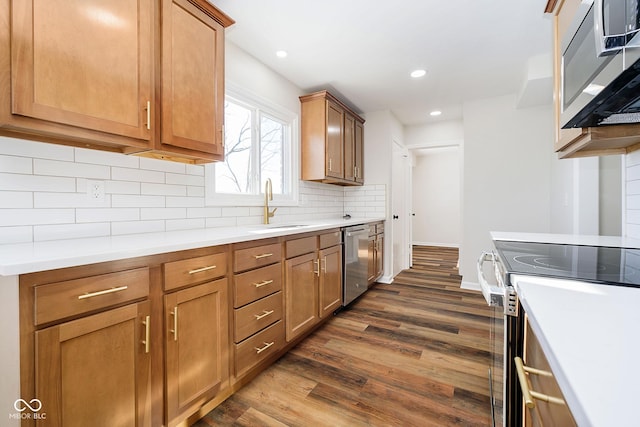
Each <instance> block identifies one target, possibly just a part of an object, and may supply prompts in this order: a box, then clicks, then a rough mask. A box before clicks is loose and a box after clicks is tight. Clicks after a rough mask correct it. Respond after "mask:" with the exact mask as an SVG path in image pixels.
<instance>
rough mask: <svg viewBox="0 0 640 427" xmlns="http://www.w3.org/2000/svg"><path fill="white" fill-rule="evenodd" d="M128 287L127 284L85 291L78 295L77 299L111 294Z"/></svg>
mask: <svg viewBox="0 0 640 427" xmlns="http://www.w3.org/2000/svg"><path fill="white" fill-rule="evenodd" d="M127 288H128V286H118V287H117V288H111V289H105V290H102V291H97V292H87V293H86V294H83V295H79V296H78V299H87V298H93V297H99V296H100V295H107V294H113V293H115V292H120V291H124V290H126V289H127Z"/></svg>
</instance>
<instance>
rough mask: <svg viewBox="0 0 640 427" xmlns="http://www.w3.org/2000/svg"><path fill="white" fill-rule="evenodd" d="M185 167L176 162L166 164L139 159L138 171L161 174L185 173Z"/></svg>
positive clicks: (156, 160) (154, 160)
mask: <svg viewBox="0 0 640 427" xmlns="http://www.w3.org/2000/svg"><path fill="white" fill-rule="evenodd" d="M186 166H187V165H186V164H184V163H178V162H167V161H166V160H158V159H150V158H147V157H140V169H147V170H153V171H161V172H173V173H186V171H187V167H186Z"/></svg>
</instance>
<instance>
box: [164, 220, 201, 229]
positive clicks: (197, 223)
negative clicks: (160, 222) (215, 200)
mask: <svg viewBox="0 0 640 427" xmlns="http://www.w3.org/2000/svg"><path fill="white" fill-rule="evenodd" d="M166 223H167V225H166V227H167V231H176V230H193V229H197V228H204V226H205V223H206V220H205V219H204V218H193V219H168V220H167V221H166Z"/></svg>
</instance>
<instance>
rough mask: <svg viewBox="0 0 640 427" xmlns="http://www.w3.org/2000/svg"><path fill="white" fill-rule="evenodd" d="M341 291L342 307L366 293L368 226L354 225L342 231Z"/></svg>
mask: <svg viewBox="0 0 640 427" xmlns="http://www.w3.org/2000/svg"><path fill="white" fill-rule="evenodd" d="M342 241H343V242H344V252H343V260H342V261H343V266H344V268H343V269H342V271H343V275H344V276H343V281H342V283H343V289H342V305H343V306H347V305H349V304H350V303H351V302H352V301H353V300H354V299H356V298H358V297H359V296H360V295H362V294H363V293H365V292H366V291H367V286H368V284H367V280H368V266H369V226H367V225H363V224H360V225H354V226H351V227H345V228H343V229H342Z"/></svg>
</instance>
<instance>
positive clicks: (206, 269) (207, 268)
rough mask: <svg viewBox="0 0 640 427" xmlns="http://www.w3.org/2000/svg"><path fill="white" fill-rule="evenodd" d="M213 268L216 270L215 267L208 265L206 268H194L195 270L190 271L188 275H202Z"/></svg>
mask: <svg viewBox="0 0 640 427" xmlns="http://www.w3.org/2000/svg"><path fill="white" fill-rule="evenodd" d="M214 268H218V266H217V265H209V266H207V267H202V268H196V269H195V270H190V271H189V274H196V273H202V272H203V271H209V270H213V269H214Z"/></svg>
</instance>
